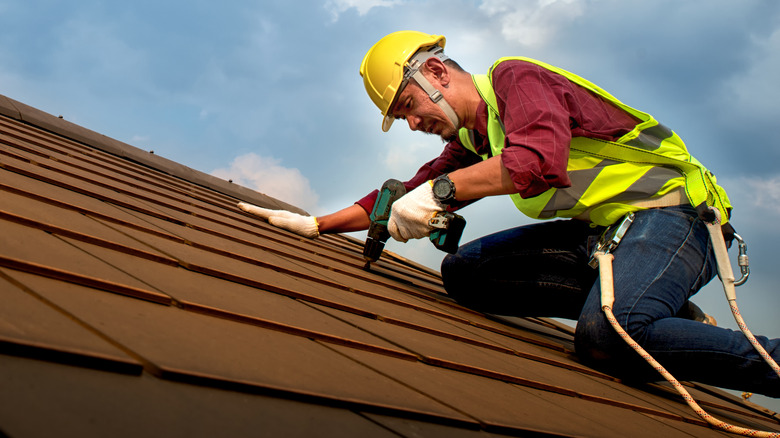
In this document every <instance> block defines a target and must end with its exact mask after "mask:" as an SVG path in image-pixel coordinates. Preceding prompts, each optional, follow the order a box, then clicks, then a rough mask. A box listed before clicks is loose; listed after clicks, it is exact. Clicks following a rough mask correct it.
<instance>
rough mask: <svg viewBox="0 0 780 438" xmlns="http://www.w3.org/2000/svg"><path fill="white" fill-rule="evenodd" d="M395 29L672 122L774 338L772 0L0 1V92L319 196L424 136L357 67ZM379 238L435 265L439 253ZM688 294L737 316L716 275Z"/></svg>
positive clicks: (322, 206)
mask: <svg viewBox="0 0 780 438" xmlns="http://www.w3.org/2000/svg"><path fill="white" fill-rule="evenodd" d="M406 29H412V30H420V31H423V32H427V33H431V34H438V35H444V36H445V37H446V38H447V44H446V48H445V52H446V53H447V55H448V56H450V57H451V58H453V59H455V60H456V61H458V63H459V64H460V65H461V66H463V67H464V68H465V69H466V70H467V71H469V72H472V73H485V72H486V71H487V69H488V68H489V67H490V66H491V65H492V63H493V62H494V61H495V60H496V59H498V58H500V57H503V56H528V57H531V58H535V59H539V60H542V61H545V62H547V63H550V64H553V65H556V66H559V67H561V68H564V69H566V70H569V71H572V72H574V73H577V74H578V75H580V76H583V77H585V78H587V79H589V80H591V81H592V82H595V83H596V84H598V85H600V86H601V87H602V88H605V89H606V90H607V91H609V92H610V93H612V94H613V95H615V96H617V97H618V98H619V99H621V100H622V101H623V102H624V103H626V104H628V105H630V106H633V107H636V108H638V109H641V110H643V111H646V112H649V113H651V114H653V115H654V116H655V117H656V118H657V119H658V120H659V121H660V122H661V123H663V124H665V125H666V126H668V127H670V128H672V129H674V130H675V131H676V132H677V133H678V134H679V135H680V136H681V137H682V138H683V139H684V141H685V142H686V144H687V146H688V148H689V150H690V152H691V153H692V154H693V155H694V156H695V157H697V158H698V159H699V160H700V161H701V162H703V163H704V164H705V165H706V166H707V167H708V168H709V169H710V170H712V171H713V172H714V173H715V174H716V175H717V176H718V181H719V182H720V183H721V185H722V186H723V187H725V188H726V190H727V191H728V192H729V195H730V197H731V201H732V204H733V205H734V207H735V210H734V214H733V220H732V223H733V225H734V226H735V228H736V229H737V232H738V233H739V234H740V235H741V236H742V237H743V238H744V239H745V241H746V242H747V244H748V251H749V256H750V262H751V276H750V280H749V281H748V283H747V284H746V285H745V286H743V287H740V288H738V289H737V298H738V301H737V302H738V304H739V305H740V311H741V313H742V315H743V316H744V317H745V319H746V320H747V323H748V326H749V327H751V329H752V330H753V331H754V332H756V333H757V334H765V335H770V336H771V337H780V318H778V316H777V312H778V310H779V309H780V290H779V289H780V286H779V285H780V269H778V262H777V252H778V249H780V229H778V227H777V226H776V225H775V224H776V223H777V222H775V221H776V217H777V216H776V215H778V214H780V170H778V169H777V164H778V163H780V142H778V140H777V137H776V136H775V133H776V130H777V127H778V123H780V122H779V121H780V103H779V102H780V83H778V82H777V80H776V78H777V77H780V2H777V1H775V0H763V1H761V0H742V1H739V2H734V1H732V0H689V1H684V2H681V1H679V0H654V1H639V0H481V1H479V0H472V1H467V0H430V1H412V0H318V1H315V0H302V1H289V0H271V1H263V0H255V1H249V0H226V1H224V2H213V1H205V0H186V1H184V0H169V1H165V0H154V1H152V0H134V1H132V2H117V1H99V0H79V1H78V2H73V1H59V0H0V41H1V42H2V43H1V44H0V94H3V95H5V96H7V97H10V98H12V99H15V100H18V101H21V102H23V103H25V104H27V105H30V106H33V107H36V108H38V109H40V110H43V111H45V112H47V113H50V114H53V115H56V116H62V117H63V118H64V119H66V120H69V121H71V122H73V123H76V124H78V125H81V126H84V127H86V128H88V129H91V130H93V131H97V132H99V133H101V134H104V135H107V136H109V137H112V138H115V139H117V140H120V141H123V142H125V143H128V144H131V145H133V146H136V147H139V148H141V149H144V150H153V151H154V152H155V154H157V155H160V156H163V157H165V158H168V159H171V160H174V161H177V162H179V163H181V164H184V165H186V166H188V167H191V168H193V169H196V170H199V171H202V172H205V173H209V174H213V175H215V176H218V177H220V178H224V179H232V180H233V181H234V182H235V183H238V184H242V185H245V186H247V187H249V188H252V189H255V190H257V191H260V192H262V193H265V194H268V195H270V196H274V197H276V198H279V199H281V200H283V201H285V202H288V203H290V204H293V205H297V206H299V207H301V208H303V209H305V210H307V211H308V212H310V213H311V214H313V215H322V214H326V213H330V212H333V211H336V210H339V209H341V208H344V207H347V206H349V205H351V204H352V203H353V202H354V201H356V200H357V199H359V198H361V197H362V196H364V195H365V194H367V193H368V192H369V191H371V190H373V189H375V188H378V187H379V186H381V184H382V183H383V182H384V181H385V180H386V179H388V178H397V179H401V180H405V179H408V178H410V177H411V176H412V175H413V174H414V173H415V171H416V170H417V169H418V168H419V166H420V165H421V164H423V163H424V162H426V161H428V160H430V159H432V158H434V157H436V156H437V155H438V154H439V152H440V151H441V149H442V146H443V145H442V143H441V141H440V140H439V139H437V138H435V137H432V136H423V135H421V134H419V133H412V132H410V131H409V129H408V127H407V126H405V124H404V123H396V124H395V125H394V126H393V129H391V130H390V132H388V133H383V132H382V131H381V128H380V125H381V116H380V114H379V110H378V109H377V108H376V107H375V106H373V104H372V103H371V101H370V99H368V97H367V95H366V94H365V90H364V89H363V83H362V80H361V78H360V76H359V74H358V69H359V66H360V62H361V60H362V58H363V55H364V54H365V53H366V51H367V50H368V49H369V48H370V47H371V46H372V45H373V44H374V43H375V42H376V41H377V40H379V39H380V38H381V37H382V36H384V35H386V34H388V33H391V32H394V31H397V30H406ZM460 213H461V214H462V215H463V216H464V217H465V218H466V220H467V222H468V224H467V226H466V231H465V232H464V236H463V241H464V242H465V241H467V240H471V239H474V238H477V237H479V236H482V235H485V234H488V233H491V232H495V231H499V230H502V229H506V228H509V227H514V226H518V225H523V224H528V223H531V222H532V221H531V220H530V219H527V218H525V217H523V216H522V214H521V213H519V212H518V211H517V210H515V209H514V207H513V205H512V202H511V201H510V200H509V199H508V198H506V197H497V198H489V199H483V200H481V201H479V202H478V203H476V204H474V205H472V206H470V207H467V208H466V209H464V210H461V212H460ZM352 235H353V236H354V237H357V238H359V239H364V238H365V233H352ZM387 249H389V250H391V251H393V252H396V253H398V254H400V255H402V256H404V257H407V258H409V259H412V260H414V261H417V262H419V263H422V264H424V265H426V266H430V267H432V268H434V269H438V266H439V263H440V261H441V259H442V257H443V255H444V254H443V253H441V252H439V251H437V250H436V249H435V248H433V246H432V245H431V243H430V242H429V241H427V240H420V241H415V242H410V243H407V244H401V243H398V242H389V243H388V245H387ZM734 252H735V251H733V250H732V251H731V253H732V263H734V264H735V265H736V262H735V260H736V256H735V254H734ZM693 301H694V302H696V303H697V304H699V305H700V306H701V307H702V308H704V310H705V311H706V312H708V313H710V314H712V315H713V316H715V317H716V319H717V320H718V323H719V325H721V326H724V327H729V328H733V329H736V328H737V326H736V324H735V323H734V321H733V318H732V317H731V314H730V312H729V309H728V306H727V304H726V300H725V298H724V295H723V292H722V289H721V288H720V285H719V282H718V281H717V280H715V281H713V282H712V283H711V284H710V285H708V286H707V287H705V288H704V289H703V290H702V291H701V292H699V294H698V295H697V296H696V297H694V299H693ZM754 400H757V401H758V402H759V403H762V404H764V405H765V406H768V407H771V408H773V409H774V410H775V411H780V402H778V401H777V400H771V399H767V398H759V397H757V398H755V399H754Z"/></svg>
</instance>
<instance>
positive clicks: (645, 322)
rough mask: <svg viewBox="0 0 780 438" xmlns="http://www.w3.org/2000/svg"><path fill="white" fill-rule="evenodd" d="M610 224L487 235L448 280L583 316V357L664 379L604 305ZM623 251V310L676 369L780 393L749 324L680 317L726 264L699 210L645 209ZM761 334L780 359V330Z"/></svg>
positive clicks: (494, 299) (490, 302)
mask: <svg viewBox="0 0 780 438" xmlns="http://www.w3.org/2000/svg"><path fill="white" fill-rule="evenodd" d="M602 231H603V228H601V227H595V228H592V227H590V226H588V225H587V224H585V223H582V222H579V221H575V220H566V221H551V222H540V223H536V224H532V225H528V226H523V227H518V228H513V229H510V230H506V231H502V232H499V233H496V234H492V235H489V236H486V237H483V238H480V239H477V240H475V241H473V242H470V243H467V244H465V245H463V246H462V247H461V248H460V249H459V250H458V253H457V254H454V255H449V256H447V257H446V258H445V259H444V261H443V262H442V268H441V271H442V276H443V279H444V286H445V288H446V290H447V293H448V294H449V295H450V296H452V297H453V298H455V299H456V300H457V301H458V302H460V303H461V304H463V305H465V306H468V307H471V308H474V309H477V310H481V311H484V312H488V313H495V314H501V315H512V316H550V317H563V318H569V319H577V320H578V322H577V328H576V334H575V339H574V340H575V348H576V351H577V355H578V356H579V357H580V358H581V360H583V361H584V362H586V363H588V364H589V365H591V366H594V367H595V368H598V369H601V370H603V371H605V372H608V373H610V374H613V375H617V376H619V377H621V378H624V379H627V380H635V381H653V380H660V379H661V377H660V375H659V374H658V373H657V372H656V371H655V370H653V369H652V368H651V367H650V366H649V365H647V364H646V363H645V362H644V360H643V359H641V358H640V357H639V355H638V354H637V353H636V352H634V351H633V350H632V349H630V347H628V345H626V343H625V342H624V341H623V340H622V339H621V338H620V337H619V336H618V335H617V334H616V333H615V331H614V329H613V328H612V327H611V326H610V325H609V323H608V322H607V320H606V318H605V316H604V313H603V312H602V310H601V303H600V300H601V290H600V285H599V282H598V281H596V280H597V279H598V271H597V270H595V269H591V268H590V267H589V266H588V264H587V262H588V257H589V255H590V251H591V250H592V248H593V246H594V245H595V243H596V242H597V241H598V237H599V236H600V234H601V232H602ZM614 255H615V260H614V263H613V266H614V277H615V278H614V284H615V304H614V306H613V312H614V314H615V317H616V318H617V320H618V322H619V323H620V324H621V326H623V328H624V329H625V330H626V331H627V332H628V333H629V334H630V335H631V337H633V338H634V339H635V340H636V341H637V342H638V343H639V344H640V345H642V347H644V348H645V349H646V350H647V351H648V352H649V353H650V354H651V355H653V357H655V358H656V359H657V360H658V361H659V362H661V364H663V365H664V367H666V369H667V370H669V371H670V372H671V373H672V375H674V376H675V377H676V378H678V379H680V380H695V381H698V382H702V383H707V384H711V385H715V386H719V387H723V388H730V389H736V390H740V391H750V392H755V393H758V394H765V395H767V396H770V397H780V378H778V376H777V375H776V374H775V373H774V371H772V369H771V368H770V367H769V366H768V365H767V364H766V363H765V362H764V361H763V359H761V357H760V356H759V355H758V353H756V352H755V350H754V349H753V346H752V345H750V343H749V342H748V341H747V339H746V338H745V336H744V335H743V334H742V333H741V332H739V331H733V330H729V329H725V328H720V327H713V326H709V325H706V324H703V323H700V322H696V321H692V320H689V319H683V318H679V317H676V316H675V315H677V312H678V311H679V310H680V309H681V308H682V307H683V305H684V304H685V303H686V302H687V300H688V298H690V297H691V296H692V295H694V294H695V293H696V292H698V290H699V289H700V288H701V287H703V286H704V285H705V284H707V282H709V281H710V280H711V279H712V278H713V277H714V276H715V274H716V272H717V268H716V262H715V259H714V254H713V252H712V249H711V245H710V239H709V234H708V232H707V229H706V227H705V225H704V224H703V223H702V222H701V220H700V219H698V217H697V215H696V212H695V210H694V209H692V208H690V207H688V206H680V207H668V208H662V209H650V210H644V211H640V212H637V214H636V219H635V220H634V223H633V225H631V227H630V228H629V230H628V232H627V233H626V235H625V237H624V238H623V240H622V242H621V243H620V246H619V247H618V248H617V250H616V251H615V252H614ZM757 338H758V340H759V342H760V343H761V344H762V345H763V346H764V348H766V350H767V351H768V352H769V354H770V355H771V356H772V357H773V358H775V360H777V361H780V339H773V340H770V339H767V338H765V337H757Z"/></svg>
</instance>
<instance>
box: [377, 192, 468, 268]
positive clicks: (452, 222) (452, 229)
mask: <svg viewBox="0 0 780 438" xmlns="http://www.w3.org/2000/svg"><path fill="white" fill-rule="evenodd" d="M405 194H406V187H404V184H403V183H402V182H401V181H398V180H396V179H389V180H387V181H385V183H384V184H382V188H381V189H379V195H377V198H376V202H374V208H373V209H372V210H371V214H370V215H369V219H370V220H371V225H370V226H369V228H368V237H367V238H366V244H365V246H364V247H363V258H364V259H366V266H365V268H366V269H367V268H368V267H369V265H370V263H371V262H375V261H377V260H379V256H381V255H382V250H383V249H384V247H385V242H387V239H388V238H389V237H390V232H388V231H387V222H388V221H389V220H390V212H391V211H392V207H393V203H394V202H395V201H397V200H399V199H400V198H401V197H402V196H403V195H405ZM429 224H430V225H431V226H432V227H433V228H434V230H433V231H432V232H431V235H430V239H431V242H433V245H434V246H435V247H436V248H438V249H440V250H442V251H446V252H448V253H450V254H452V253H455V252H456V251H457V250H458V242H460V237H461V235H462V234H463V229H464V228H465V227H466V220H465V219H464V218H463V216H460V215H457V214H455V213H450V212H447V211H440V212H438V213H436V215H435V216H434V217H432V218H431V220H430V221H429Z"/></svg>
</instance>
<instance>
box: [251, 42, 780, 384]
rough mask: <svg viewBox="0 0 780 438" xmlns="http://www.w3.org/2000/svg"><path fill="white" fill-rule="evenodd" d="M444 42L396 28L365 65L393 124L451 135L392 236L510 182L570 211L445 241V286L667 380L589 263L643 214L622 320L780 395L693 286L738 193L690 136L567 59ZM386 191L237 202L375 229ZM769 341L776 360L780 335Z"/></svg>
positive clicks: (709, 376) (628, 250) (709, 377)
mask: <svg viewBox="0 0 780 438" xmlns="http://www.w3.org/2000/svg"><path fill="white" fill-rule="evenodd" d="M444 46H445V38H444V37H443V36H438V35H429V34H425V33H421V32H415V31H401V32H395V33H392V34H390V35H387V36H385V37H384V38H382V39H381V40H380V41H379V42H377V43H376V44H375V45H374V46H373V47H371V49H370V50H369V51H368V53H366V55H365V57H364V59H363V62H362V64H361V66H360V75H361V76H362V78H363V82H364V85H365V88H366V91H367V92H368V95H369V97H370V98H371V100H372V101H373V102H374V104H375V105H376V106H377V107H378V108H379V110H380V111H381V113H382V116H383V119H382V130H383V131H387V130H389V129H390V127H391V125H392V124H393V122H394V121H396V120H399V119H400V120H403V121H405V122H406V123H408V125H409V128H410V129H411V130H413V131H422V132H425V133H429V134H435V135H438V136H441V137H442V138H443V139H444V140H445V141H446V145H445V146H444V150H443V152H442V153H441V155H440V156H438V157H437V158H435V159H433V160H432V161H430V162H428V163H426V164H425V165H423V166H422V167H421V168H420V170H419V171H418V172H417V174H416V175H414V176H413V177H412V178H411V179H410V180H409V181H406V182H405V183H404V184H405V185H406V188H407V190H408V193H407V194H406V195H405V196H403V197H402V198H401V199H399V200H398V201H396V202H395V203H394V204H393V208H392V215H391V217H390V220H389V223H388V229H389V231H390V234H391V236H392V237H393V238H394V239H396V240H399V241H401V242H406V241H407V240H409V239H419V238H423V237H426V236H428V235H429V234H430V233H431V231H432V227H431V225H430V224H429V222H428V221H429V219H430V218H431V217H432V216H433V215H434V214H436V212H439V211H443V210H450V211H453V210H457V209H458V208H460V207H462V206H464V205H466V204H468V203H470V202H474V201H476V200H478V199H480V198H483V197H486V196H497V195H509V196H511V197H512V199H513V201H514V202H515V205H516V206H517V208H518V209H519V210H520V211H521V212H522V213H524V214H526V215H528V216H530V217H533V218H537V219H553V218H558V219H557V220H546V221H540V222H537V223H534V224H531V225H527V226H521V227H517V228H513V229H510V230H506V231H500V232H497V233H495V234H492V235H488V236H485V237H482V238H479V239H477V240H475V241H473V242H469V243H466V244H465V245H463V246H461V247H460V248H459V249H458V252H457V253H456V254H451V255H448V256H446V257H445V259H444V260H443V262H442V267H441V273H442V278H443V281H444V286H445V289H446V291H447V294H448V295H449V296H451V297H453V298H454V299H455V300H457V301H458V302H459V303H461V304H463V305H465V306H468V307H470V308H473V309H476V310H480V311H484V312H488V313H496V314H502V315H513V316H537V317H541V316H545V317H563V318H569V319H576V320H577V321H578V322H577V327H576V334H575V346H576V352H577V355H578V356H579V357H580V358H581V359H582V360H583V361H584V362H586V363H589V364H591V365H593V366H595V367H597V368H600V369H603V370H605V371H607V372H611V373H613V374H617V375H619V376H621V377H624V378H629V379H634V380H658V379H659V377H658V374H657V373H656V372H655V370H653V369H652V368H651V367H650V366H648V365H647V364H645V362H644V361H643V360H642V359H641V358H640V357H639V355H637V354H636V353H635V352H634V351H633V350H631V349H630V348H629V347H628V346H627V345H626V343H625V342H624V341H623V340H622V339H621V338H620V337H619V336H618V335H617V334H616V333H615V331H614V330H613V329H612V327H610V326H609V323H608V322H607V319H606V318H605V315H604V313H602V311H601V305H600V290H601V289H600V284H599V281H598V271H597V270H595V269H593V268H591V267H590V266H589V259H590V255H591V251H592V250H593V248H594V246H595V245H596V244H597V242H598V240H599V236H600V235H602V233H603V232H604V231H605V229H607V228H609V227H615V226H616V224H618V223H620V222H621V221H622V219H623V218H624V217H625V216H626V215H627V214H628V213H633V214H634V215H635V218H634V221H633V224H632V225H631V227H630V228H629V229H628V231H627V233H626V234H625V236H624V237H623V239H622V241H621V243H620V245H619V246H618V247H617V248H616V250H615V251H614V257H615V258H614V290H615V294H616V300H615V303H614V306H613V311H614V314H615V316H616V319H617V321H618V322H619V323H620V325H621V326H622V327H623V328H624V329H625V330H626V331H627V332H628V333H629V334H630V335H631V337H633V338H634V339H635V340H636V341H637V342H638V343H639V344H640V345H641V346H643V347H644V348H645V349H646V350H647V351H649V352H650V353H651V354H652V355H653V356H654V357H655V358H656V359H657V360H658V361H659V362H660V363H661V364H662V365H664V366H665V367H666V368H667V369H668V370H669V371H670V372H671V373H672V374H673V375H674V376H675V377H677V378H678V379H681V380H695V381H699V382H703V383H708V384H712V385H716V386H720V387H726V388H732V389H736V390H741V391H749V392H755V393H760V394H765V395H768V396H771V397H780V377H778V375H776V374H775V372H774V371H773V370H772V369H771V368H770V367H769V366H768V365H767V364H766V363H765V362H764V361H763V360H762V359H761V358H760V357H759V355H758V353H756V352H755V351H754V349H753V347H752V346H751V345H750V344H749V342H748V340H747V339H746V338H745V336H744V335H743V334H742V333H740V332H735V331H732V330H728V329H725V328H720V327H717V326H716V325H714V321H711V320H710V319H708V318H707V317H706V315H704V314H703V312H701V311H700V309H698V308H697V307H696V306H695V305H693V304H692V303H690V302H689V301H688V300H689V298H690V297H691V296H693V295H694V294H695V293H696V292H697V291H698V290H699V289H700V288H701V287H703V286H704V285H705V284H706V283H707V282H709V281H710V280H711V279H712V278H713V277H714V275H715V273H716V272H717V267H716V261H715V258H714V256H713V250H712V244H711V242H710V236H709V234H708V231H707V228H706V226H705V224H704V220H703V218H706V217H709V216H711V215H712V214H714V212H713V210H712V208H713V207H714V208H716V209H717V210H718V211H719V212H720V215H721V218H722V222H723V223H727V222H728V216H729V212H730V210H731V206H730V204H729V201H728V197H727V196H726V193H725V191H724V190H723V189H722V188H721V187H720V186H718V185H717V183H716V181H715V178H714V176H712V175H711V174H710V173H709V172H708V171H707V170H706V168H704V166H702V165H701V164H700V163H699V162H698V161H697V160H696V159H694V158H693V157H692V156H691V155H690V154H689V153H688V151H687V149H686V147H685V145H684V143H683V141H682V140H681V139H680V137H678V136H677V134H675V133H674V132H673V131H672V130H670V129H669V128H667V127H665V126H663V125H662V124H660V123H658V122H657V121H656V120H655V119H654V118H653V117H652V116H651V115H649V114H646V113H644V112H642V111H639V110H636V109H634V108H632V107H629V106H627V105H625V104H623V103H622V102H620V101H619V100H618V99H616V98H615V97H613V96H612V95H610V94H609V93H607V92H606V91H604V90H602V89H601V88H599V87H598V86H596V85H594V84H592V83H591V82H589V81H587V80H585V79H583V78H581V77H579V76H577V75H574V74H572V73H569V72H567V71H565V70H562V69H559V68H556V67H553V66H551V65H548V64H545V63H543V62H540V61H536V60H532V59H527V58H519V57H514V58H502V59H499V60H498V61H496V62H495V63H494V64H493V65H492V66H491V67H490V69H489V70H488V72H487V74H483V75H472V74H470V73H468V72H466V71H464V70H463V69H462V68H461V67H460V66H459V65H458V64H457V63H456V62H455V61H453V60H451V59H449V58H448V57H447V56H446V55H445V54H444ZM434 187H435V189H434ZM376 197H377V191H374V192H372V193H371V194H369V195H367V196H366V197H364V198H363V199H361V200H359V201H357V202H356V203H355V204H354V205H351V206H349V207H347V208H345V209H343V210H340V211H337V212H335V213H333V214H330V215H326V216H322V217H319V218H315V217H310V216H301V215H297V214H294V213H290V212H286V211H274V210H267V209H263V208H259V207H256V206H252V205H248V204H244V203H241V204H240V206H241V207H242V208H243V209H245V210H246V211H249V212H251V213H254V214H257V215H259V216H262V217H264V218H266V219H268V220H269V222H270V223H271V224H273V225H275V226H278V227H281V228H284V229H287V230H290V231H293V232H295V233H297V234H299V235H301V236H305V237H309V238H315V237H317V236H318V235H319V234H320V233H336V232H349V231H358V230H364V229H367V228H368V227H369V225H370V222H369V213H370V211H371V209H372V207H373V204H374V201H375V200H376ZM728 228H729V227H728V226H726V227H724V230H727V229H728ZM725 234H726V238H727V240H729V241H730V238H731V237H732V236H731V235H730V234H729V233H725ZM759 342H761V343H762V345H763V346H764V348H765V349H766V350H767V352H768V353H769V355H771V356H772V357H773V358H774V359H775V360H776V361H777V360H780V339H767V338H764V337H760V338H759Z"/></svg>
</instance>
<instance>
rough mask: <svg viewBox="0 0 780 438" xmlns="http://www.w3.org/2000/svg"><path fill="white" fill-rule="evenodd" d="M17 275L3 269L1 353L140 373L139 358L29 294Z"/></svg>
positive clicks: (0, 285) (0, 282)
mask: <svg viewBox="0 0 780 438" xmlns="http://www.w3.org/2000/svg"><path fill="white" fill-rule="evenodd" d="M16 276H17V275H16V273H14V272H13V271H8V270H4V269H0V302H2V303H3V305H2V306H0V353H5V354H15V355H22V356H29V357H37V358H42V359H45V360H52V361H55V362H63V363H70V364H76V365H82V366H88V367H93V368H101V369H106V370H112V371H119V372H125V373H134V374H140V372H141V364H140V363H139V362H138V361H136V360H134V359H133V358H131V357H130V356H128V355H127V354H126V353H125V352H124V351H122V350H120V349H119V348H117V347H116V346H115V345H112V344H110V343H109V342H107V341H106V340H105V339H102V338H101V337H100V336H98V335H97V334H96V333H95V332H94V331H90V330H88V329H87V328H86V327H84V326H82V325H79V324H78V323H77V322H75V321H73V320H72V319H71V318H70V317H69V315H68V314H67V313H65V312H62V311H61V310H60V309H57V308H56V307H55V306H52V305H51V304H50V303H48V302H46V301H45V300H42V299H40V297H36V296H35V295H33V294H31V293H29V291H28V290H25V289H24V287H23V285H21V284H18V283H17V281H16V279H15V277H16Z"/></svg>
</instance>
